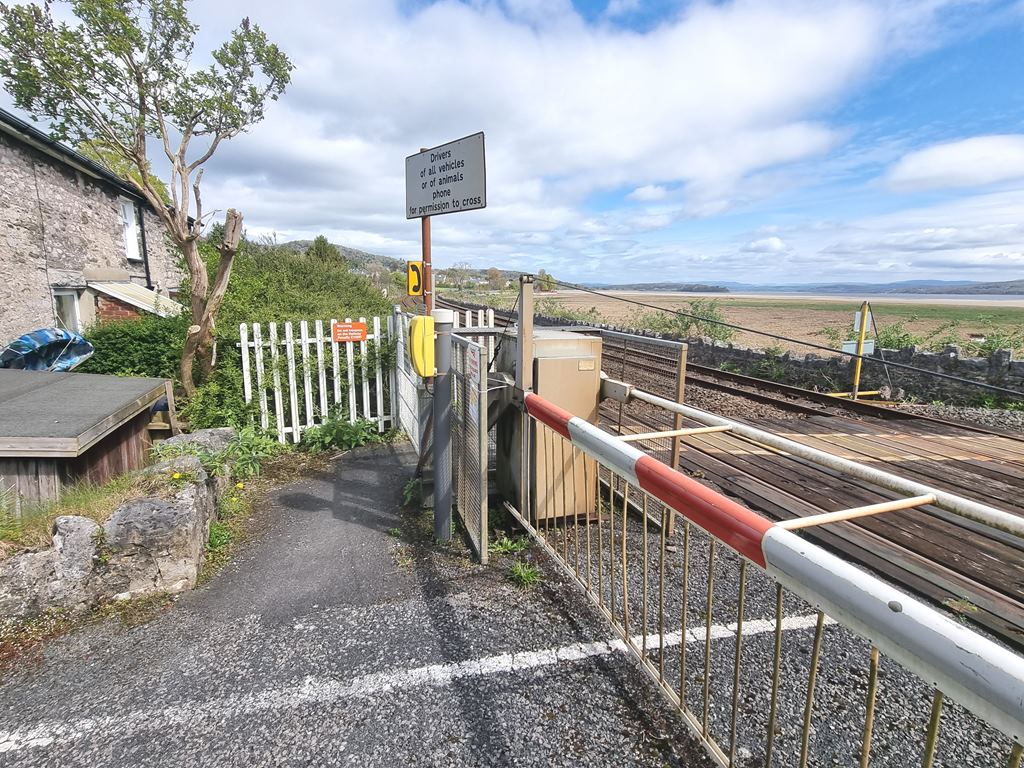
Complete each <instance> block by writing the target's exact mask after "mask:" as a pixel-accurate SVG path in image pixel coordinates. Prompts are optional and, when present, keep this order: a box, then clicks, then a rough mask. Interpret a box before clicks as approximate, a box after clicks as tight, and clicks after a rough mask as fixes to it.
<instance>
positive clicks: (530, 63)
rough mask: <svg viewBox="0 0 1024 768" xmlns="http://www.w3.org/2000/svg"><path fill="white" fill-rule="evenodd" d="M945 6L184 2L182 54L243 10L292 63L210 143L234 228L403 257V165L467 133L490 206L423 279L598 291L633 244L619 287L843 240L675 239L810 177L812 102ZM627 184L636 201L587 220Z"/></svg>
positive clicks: (444, 230) (440, 227) (551, 0)
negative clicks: (636, 24)
mask: <svg viewBox="0 0 1024 768" xmlns="http://www.w3.org/2000/svg"><path fill="white" fill-rule="evenodd" d="M949 2H958V0H949ZM946 4H947V0H906V1H903V0H879V1H878V2H873V1H872V0H835V1H834V2H829V3H821V2H816V1H815V0H787V2H784V3H771V2H764V1H762V0H732V1H729V2H722V3H705V2H699V3H691V4H681V8H682V10H680V11H678V12H673V14H672V15H670V16H667V17H665V18H664V19H663V20H662V21H661V22H660V23H659V24H657V25H656V26H654V27H653V28H652V29H651V30H649V31H647V32H643V33H639V32H636V31H633V30H629V29H624V28H620V27H617V26H616V25H615V24H613V23H610V22H609V21H607V19H608V18H611V17H612V16H615V15H616V14H620V13H627V12H630V10H636V9H637V8H638V7H639V6H640V3H639V2H635V0H610V2H609V3H608V5H607V7H606V9H605V14H604V15H605V17H606V18H605V19H602V20H600V21H598V22H596V23H593V24H588V23H586V22H585V21H584V20H583V19H582V18H581V17H580V15H579V14H578V13H577V12H576V11H575V10H574V9H573V7H572V3H571V2H570V0H468V1H467V2H457V1H456V0H439V1H438V2H433V3H430V4H426V5H424V4H423V3H408V2H407V1H406V0H375V2H365V0H293V2H292V3H291V4H290V5H289V12H288V13H286V14H281V13H280V12H279V4H275V3H271V2H270V0H223V1H222V2H219V3H197V4H195V5H194V6H193V7H194V14H195V16H196V20H197V21H198V22H199V23H200V24H201V25H202V30H201V34H200V40H199V43H198V45H197V50H200V51H202V50H209V49H211V48H213V47H214V46H215V45H217V44H219V43H220V42H221V40H222V39H223V38H224V37H225V36H226V33H227V31H228V30H229V29H230V28H231V27H232V26H234V25H235V24H237V22H238V20H239V19H240V18H242V17H243V16H249V17H251V18H252V19H253V21H255V22H257V23H260V24H262V25H263V26H264V28H265V30H266V31H267V33H268V35H269V37H270V38H271V39H272V40H274V41H275V42H277V43H279V44H280V45H281V47H282V48H283V49H284V50H285V51H286V52H288V53H289V55H291V56H292V58H293V60H294V62H295V64H296V70H295V72H294V77H293V83H292V85H291V87H290V88H289V91H288V92H287V93H286V94H285V95H284V97H283V98H282V100H281V101H280V102H279V103H276V104H274V105H272V106H271V108H270V110H269V112H268V117H267V120H266V121H265V122H264V123H263V124H261V125H259V126H257V127H256V128H255V129H254V130H253V131H252V132H251V133H249V134H247V135H244V136H241V137H238V138H237V139H234V140H232V141H231V142H228V143H226V144H224V145H222V148H221V150H220V151H219V152H218V154H217V156H216V157H215V158H214V161H213V163H212V164H211V168H210V169H209V171H208V172H207V174H206V179H205V181H204V202H205V204H206V206H207V209H211V208H213V207H217V208H220V209H221V210H223V209H225V208H227V207H229V206H234V207H237V208H239V209H241V210H242V211H243V212H244V214H245V216H246V223H247V226H248V227H249V228H250V230H251V231H254V232H256V231H259V232H271V231H276V232H277V233H278V235H279V237H281V238H282V239H285V238H297V237H310V236H312V235H315V234H318V233H321V232H323V233H325V234H328V235H329V236H331V237H335V238H337V239H338V241H340V242H344V243H346V244H348V245H351V246H354V247H359V248H364V249H367V250H371V251H376V252H379V253H384V254H387V255H394V256H399V257H404V256H407V255H411V254H414V253H416V252H417V251H418V238H419V225H418V222H415V221H406V220H405V218H404V181H403V172H404V163H403V160H404V157H405V156H406V155H408V154H410V153H412V152H414V151H416V150H417V149H418V148H419V147H421V146H432V145H436V144H438V143H441V142H444V141H447V140H450V139H454V138H457V137H459V136H463V135H466V134H469V133H472V132H474V131H477V130H484V131H485V132H486V135H487V175H488V202H489V205H488V208H486V209H485V210H482V211H474V212H471V213H464V214H460V215H452V216H444V217H439V218H438V219H437V220H436V221H435V224H434V227H433V233H434V239H435V243H436V244H437V247H436V248H435V251H434V253H435V258H436V259H437V260H438V262H439V263H440V264H441V265H442V266H443V265H445V264H450V263H452V262H455V261H469V262H470V263H472V264H474V265H476V266H490V265H491V264H495V265H500V266H502V267H506V268H509V269H516V268H523V269H529V268H537V267H540V266H544V267H546V268H547V269H549V270H552V271H553V272H555V273H556V274H564V275H565V276H566V277H568V278H572V279H587V278H588V276H589V277H596V276H602V275H603V276H604V277H606V274H605V272H603V271H602V270H606V268H607V264H608V263H609V261H608V259H610V258H611V257H610V256H609V254H610V253H622V252H623V251H625V250H627V248H626V246H625V243H627V242H634V241H635V242H636V244H635V245H631V246H629V247H628V253H629V257H630V259H631V260H632V263H633V265H634V266H635V269H636V274H635V275H631V278H633V279H648V278H651V279H653V278H657V277H658V276H659V274H658V273H659V271H661V270H663V269H667V268H673V269H675V268H676V267H678V266H686V267H687V268H690V267H692V268H694V269H698V270H712V269H714V268H715V264H716V263H719V264H730V263H731V264H734V265H740V264H742V265H743V266H744V268H745V269H747V268H749V270H750V271H751V274H752V275H755V274H756V273H757V270H761V269H763V270H764V275H765V276H766V277H767V278H768V279H776V278H778V277H779V273H778V270H779V267H780V265H782V264H785V263H786V261H787V260H788V259H797V258H800V257H801V255H802V254H807V253H815V254H817V253H818V252H819V251H822V250H824V249H825V248H826V247H828V246H829V245H834V244H836V243H838V242H839V241H840V240H843V241H844V242H846V241H850V242H852V241H855V240H856V239H857V238H856V236H855V235H856V232H855V229H851V228H841V230H842V231H841V232H837V233H834V236H833V237H832V239H831V240H829V241H828V242H823V239H824V238H823V237H822V236H820V235H816V236H815V237H814V238H807V239H805V240H804V241H801V240H800V238H797V239H794V238H793V237H792V234H791V232H790V231H789V230H783V229H780V230H779V232H778V233H777V235H776V233H774V232H767V231H764V230H759V231H755V232H750V233H748V234H746V235H745V236H742V235H738V236H735V237H734V235H735V233H731V234H727V235H720V236H718V237H717V238H708V239H707V241H700V242H697V241H695V240H694V239H692V238H693V235H692V234H687V235H686V237H687V238H690V239H687V240H685V241H683V240H682V235H680V234H678V233H679V232H681V231H682V230H681V229H679V228H676V227H674V226H673V225H675V224H677V223H678V222H680V221H681V220H683V219H686V218H701V217H713V216H715V215H717V214H719V213H721V212H724V211H729V210H731V209H733V208H735V207H736V206H737V205H744V204H747V203H748V202H749V201H751V200H764V199H771V198H772V197H773V196H777V195H778V194H780V191H781V190H785V189H787V179H786V178H783V177H786V176H787V174H790V173H791V172H792V169H793V167H794V164H798V165H799V166H800V168H801V169H802V172H803V174H804V176H805V177H807V178H812V177H814V176H815V175H816V172H817V171H818V170H820V169H819V167H818V166H817V165H814V166H811V164H812V163H821V162H823V161H824V160H827V159H829V158H830V154H834V153H836V150H837V149H840V148H842V145H843V143H844V142H845V141H846V139H847V137H848V136H849V135H850V127H848V126H844V125H836V124H832V123H831V122H830V121H829V120H828V119H827V115H828V114H829V113H828V110H829V109H830V107H831V106H833V105H835V104H838V103H841V102H842V100H843V99H844V98H845V97H846V96H847V95H848V94H850V92H851V89H853V88H854V87H857V86H859V85H862V84H863V83H864V82H865V79H866V78H867V76H869V75H870V74H871V73H872V72H873V71H874V70H875V69H876V68H877V67H878V66H879V64H880V63H882V62H885V61H886V60H887V59H889V58H891V57H892V56H893V55H894V52H902V51H906V50H907V49H910V48H916V47H917V46H919V45H921V42H920V41H922V40H924V41H929V40H931V41H933V40H935V39H936V37H937V36H935V35H932V34H930V31H931V30H932V29H933V26H934V20H935V18H936V15H937V13H938V10H937V9H941V8H942V7H943V6H944V5H946ZM310 19H314V20H315V23H311V22H310ZM901 55H902V54H901ZM859 163H861V161H860V160H857V163H854V164H859ZM826 172H827V171H826ZM817 175H818V176H820V175H821V174H820V173H818V174H817ZM627 190H632V192H630V193H629V194H628V195H627V197H628V198H629V199H630V201H632V202H633V203H641V204H643V205H641V206H637V205H634V204H629V205H623V206H621V207H618V208H617V207H614V206H613V207H612V209H611V210H602V211H601V212H600V213H595V212H593V211H591V210H589V209H588V205H587V203H588V200H589V199H591V197H592V196H595V195H604V194H608V195H609V197H611V198H612V199H614V197H615V196H616V195H619V194H623V193H625V191H627ZM602 199H608V198H602ZM940 224H941V222H940ZM751 226H756V223H754V224H752V225H751ZM928 226H933V227H934V226H935V223H934V222H933V223H930V224H926V225H921V228H927V227H928ZM914 228H915V227H913V226H908V225H906V223H905V222H904V223H901V224H895V223H890V230H889V231H888V232H880V231H876V232H874V233H873V236H875V237H876V238H877V237H881V236H884V235H886V234H892V233H899V232H904V231H910V230H912V229H914ZM800 234H804V233H800ZM673 237H674V238H676V239H677V240H679V242H669V241H670V240H672V238H673ZM655 240H656V241H657V242H653V241H655ZM858 242H859V241H858ZM744 243H746V244H747V246H748V248H751V249H753V250H746V249H744V248H743V244H744ZM755 246H756V249H755V248H754V247H755ZM865 247H867V246H865ZM1007 252H1011V251H1007ZM832 258H835V257H832ZM730 260H731V261H730Z"/></svg>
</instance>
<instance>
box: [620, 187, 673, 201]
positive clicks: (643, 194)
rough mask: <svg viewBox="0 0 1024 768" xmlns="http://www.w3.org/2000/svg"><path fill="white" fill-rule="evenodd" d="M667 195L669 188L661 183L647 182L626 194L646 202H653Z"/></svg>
mask: <svg viewBox="0 0 1024 768" xmlns="http://www.w3.org/2000/svg"><path fill="white" fill-rule="evenodd" d="M667 196H668V190H667V189H665V187H663V186H661V185H660V184H645V185H644V186H642V187H637V188H636V189H634V190H633V191H632V192H630V193H629V194H628V195H626V197H627V198H629V199H630V200H638V201H640V202H645V203H647V202H653V201H655V200H664V199H665V198H666V197H667Z"/></svg>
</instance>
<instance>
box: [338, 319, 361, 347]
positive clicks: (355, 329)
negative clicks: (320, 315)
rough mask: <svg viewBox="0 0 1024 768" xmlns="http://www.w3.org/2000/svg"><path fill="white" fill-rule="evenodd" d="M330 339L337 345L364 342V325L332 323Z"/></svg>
mask: <svg viewBox="0 0 1024 768" xmlns="http://www.w3.org/2000/svg"><path fill="white" fill-rule="evenodd" d="M331 338H332V339H333V340H334V341H337V342H339V343H345V342H350V341H366V323H332V324H331Z"/></svg>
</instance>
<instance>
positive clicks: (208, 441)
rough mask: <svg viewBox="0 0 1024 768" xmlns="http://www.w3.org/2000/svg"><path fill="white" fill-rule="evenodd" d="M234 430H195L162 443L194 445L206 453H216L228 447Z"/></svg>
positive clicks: (223, 428)
mask: <svg viewBox="0 0 1024 768" xmlns="http://www.w3.org/2000/svg"><path fill="white" fill-rule="evenodd" d="M234 436H235V430H234V429H232V428H231V427H217V428H215V429H197V430H196V431H195V432H186V433H183V434H180V435H175V436H174V437H170V438H168V439H167V440H165V441H164V443H163V444H164V445H194V446H196V447H197V448H199V449H201V450H203V451H206V452H208V453H217V452H218V451H222V450H224V449H225V448H227V447H228V444H229V443H230V442H231V440H232V438H234Z"/></svg>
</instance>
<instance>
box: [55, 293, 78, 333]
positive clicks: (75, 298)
mask: <svg viewBox="0 0 1024 768" xmlns="http://www.w3.org/2000/svg"><path fill="white" fill-rule="evenodd" d="M52 290H53V316H54V317H55V318H58V319H59V314H58V312H57V297H58V296H70V297H71V299H72V302H71V304H72V307H74V310H75V317H74V327H73V328H66V329H65V330H68V331H72V332H74V333H81V331H82V306H81V301H82V296H81V294H80V293H79V292H78V290H76V289H74V288H54V289H52Z"/></svg>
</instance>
